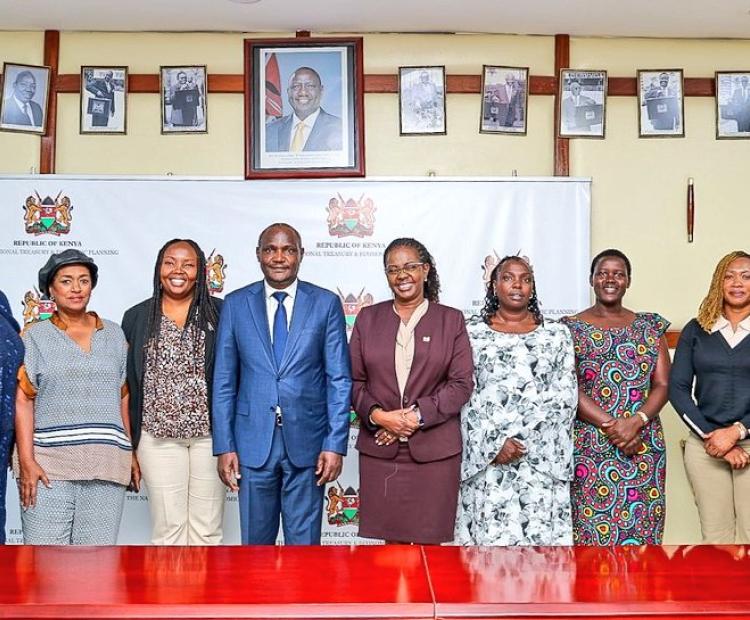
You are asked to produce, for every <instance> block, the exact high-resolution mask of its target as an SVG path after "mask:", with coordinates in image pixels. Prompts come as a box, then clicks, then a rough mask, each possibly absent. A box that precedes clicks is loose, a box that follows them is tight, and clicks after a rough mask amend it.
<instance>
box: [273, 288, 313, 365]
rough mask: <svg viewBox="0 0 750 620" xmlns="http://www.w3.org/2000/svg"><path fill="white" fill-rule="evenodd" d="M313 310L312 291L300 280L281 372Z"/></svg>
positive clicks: (287, 362)
mask: <svg viewBox="0 0 750 620" xmlns="http://www.w3.org/2000/svg"><path fill="white" fill-rule="evenodd" d="M311 311H312V301H311V299H310V293H309V292H308V291H307V288H306V287H305V285H304V283H303V282H299V281H298V283H297V297H296V298H295V300H294V307H293V308H292V323H291V325H290V326H289V337H288V338H287V341H286V348H285V349H284V357H282V358H281V365H280V366H279V372H281V371H283V370H284V368H285V367H286V366H287V364H289V358H290V357H291V355H292V351H294V349H295V347H296V346H297V340H299V337H300V334H301V333H302V330H303V329H304V326H305V319H306V318H307V316H308V315H309V313H310V312H311Z"/></svg>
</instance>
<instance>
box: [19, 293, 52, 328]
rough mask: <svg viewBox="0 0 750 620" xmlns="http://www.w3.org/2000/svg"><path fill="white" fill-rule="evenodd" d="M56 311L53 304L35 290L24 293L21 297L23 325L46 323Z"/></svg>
mask: <svg viewBox="0 0 750 620" xmlns="http://www.w3.org/2000/svg"><path fill="white" fill-rule="evenodd" d="M55 310H57V306H56V305H55V302H54V301H52V300H51V299H45V298H44V296H43V295H42V294H41V293H40V292H39V291H38V290H37V289H36V288H34V289H32V290H30V291H26V294H25V295H24V296H23V324H24V325H31V324H32V323H38V322H39V321H46V320H47V319H48V318H50V317H51V316H52V315H53V314H54V313H55Z"/></svg>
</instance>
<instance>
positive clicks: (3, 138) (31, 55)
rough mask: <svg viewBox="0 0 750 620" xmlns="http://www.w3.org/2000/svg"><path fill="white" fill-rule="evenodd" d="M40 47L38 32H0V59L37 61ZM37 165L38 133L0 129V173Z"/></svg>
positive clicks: (41, 35) (40, 56) (32, 168)
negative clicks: (30, 133) (2, 130)
mask: <svg viewBox="0 0 750 620" xmlns="http://www.w3.org/2000/svg"><path fill="white" fill-rule="evenodd" d="M43 50H44V33H42V32H0V63H4V62H11V63H19V64H23V65H41V64H42V60H43V58H44V56H43ZM0 70H1V69H0ZM38 168H39V136H37V135H28V134H22V133H11V132H8V131H4V132H0V174H3V173H7V172H16V173H18V172H22V173H24V174H29V173H33V172H36V171H37V170H38Z"/></svg>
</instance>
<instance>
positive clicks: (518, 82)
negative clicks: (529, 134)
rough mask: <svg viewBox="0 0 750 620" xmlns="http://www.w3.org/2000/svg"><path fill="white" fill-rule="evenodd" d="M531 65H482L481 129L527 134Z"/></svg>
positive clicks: (489, 131)
mask: <svg viewBox="0 0 750 620" xmlns="http://www.w3.org/2000/svg"><path fill="white" fill-rule="evenodd" d="M528 101H529V68H528V67H495V66H490V65H484V66H483V67H482V110H481V117H480V120H479V133H508V134H515V135H518V136H525V135H526V114H527V111H528Z"/></svg>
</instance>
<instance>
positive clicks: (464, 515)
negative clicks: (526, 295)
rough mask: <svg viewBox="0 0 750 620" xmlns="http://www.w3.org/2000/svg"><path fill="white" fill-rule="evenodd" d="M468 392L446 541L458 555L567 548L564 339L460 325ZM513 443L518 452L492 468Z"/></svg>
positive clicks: (569, 357)
mask: <svg viewBox="0 0 750 620" xmlns="http://www.w3.org/2000/svg"><path fill="white" fill-rule="evenodd" d="M467 328H468V332H469V338H470V340H471V343H472V348H473V356H474V367H475V371H474V373H475V374H474V380H475V383H476V386H475V388H474V393H473V395H472V397H471V400H469V402H468V403H467V404H466V405H465V406H464V408H463V410H462V412H461V431H462V436H463V445H464V448H463V461H462V466H461V489H460V498H459V504H458V514H457V517H456V531H455V540H456V543H457V544H462V545H503V546H505V545H569V544H571V543H572V539H573V536H572V526H571V515H570V479H571V478H572V476H573V461H572V459H573V438H572V427H573V418H574V417H575V411H576V405H577V402H578V389H577V384H576V378H575V358H574V355H573V343H572V341H571V337H570V333H569V331H568V330H567V329H566V328H565V327H564V326H563V325H560V324H559V323H553V322H549V321H548V322H545V323H544V324H543V325H540V326H539V327H537V328H536V329H535V330H534V331H532V332H530V333H528V334H506V333H500V332H496V331H494V330H492V329H491V328H490V327H489V326H488V325H487V324H485V323H484V322H483V321H481V320H480V319H479V318H473V319H471V320H470V321H469V323H468V325H467ZM510 437H515V438H516V439H518V440H519V441H520V442H521V443H522V444H523V445H524V446H525V447H526V450H527V453H526V455H525V456H523V457H522V458H521V459H519V460H518V461H515V462H513V463H509V464H507V465H496V464H493V463H492V461H493V459H494V458H495V456H496V455H497V453H498V452H499V451H500V448H501V447H502V446H503V444H504V443H505V440H506V439H508V438H510Z"/></svg>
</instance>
